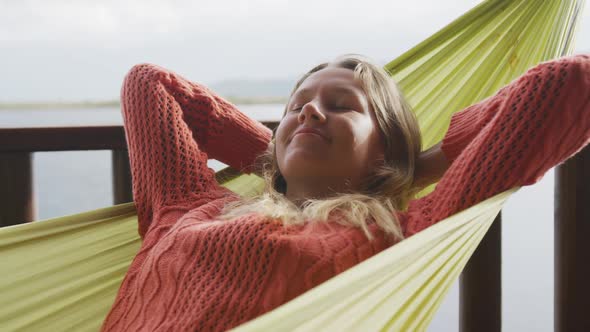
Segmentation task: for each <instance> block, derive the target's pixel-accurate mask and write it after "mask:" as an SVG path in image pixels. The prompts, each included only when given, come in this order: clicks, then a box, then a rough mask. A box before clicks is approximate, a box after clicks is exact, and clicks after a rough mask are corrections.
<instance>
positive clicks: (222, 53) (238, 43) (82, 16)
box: [0, 0, 590, 102]
mask: <svg viewBox="0 0 590 332" xmlns="http://www.w3.org/2000/svg"><path fill="white" fill-rule="evenodd" d="M477 3H479V1H476V0H444V1H441V0H412V1H394V0H363V1H360V0H354V1H345V0H329V1H321V2H320V1H318V0H296V1H287V0H248V1H235V0H234V1H230V0H206V1H203V0H199V1H185V0H168V1H150V0H142V1H140V0H132V1H115V0H104V1H87V0H76V1H66V0H54V1H41V0H28V1H27V0H0V54H1V55H0V59H1V61H0V91H2V92H1V93H0V102H2V101H25V100H38V101H41V100H98V99H116V98H118V95H119V88H120V84H121V81H122V79H123V76H124V75H125V73H126V71H127V70H128V69H129V68H130V67H131V66H133V65H134V64H136V63H141V62H152V63H156V64H159V65H161V66H164V67H167V68H169V69H172V70H174V71H176V72H178V73H180V74H182V75H183V76H185V77H187V78H189V79H192V80H196V81H198V82H201V83H205V84H212V83H214V82H217V81H221V80H226V79H235V78H247V79H261V78H294V77H299V76H300V75H301V74H302V73H303V72H305V71H306V70H308V69H310V68H311V67H312V66H313V65H315V64H317V63H319V62H321V61H325V60H329V59H331V58H332V57H334V56H336V55H340V54H343V53H361V54H365V55H367V56H369V57H371V58H373V59H374V60H376V61H377V62H379V63H381V64H383V63H385V62H387V61H389V60H392V59H393V58H395V57H397V56H398V55H400V54H401V53H403V52H404V51H406V50H408V49H409V48H411V47H412V46H414V45H416V44H417V43H418V42H420V41H421V40H423V39H424V38H426V37H428V36H429V35H431V34H432V33H434V32H435V31H437V30H439V29H440V28H442V27H443V26H444V25H446V24H448V23H450V22H451V21H452V20H453V19H455V18H457V17H458V16H460V15H461V14H463V13H464V12H466V11H467V10H469V9H470V8H472V7H473V6H475V5H476V4H477ZM589 7H590V6H588V5H587V6H586V8H585V9H584V14H583V19H582V25H581V29H580V30H579V34H578V39H577V52H582V51H585V52H588V51H589V50H590V22H589V21H590V8H589Z"/></svg>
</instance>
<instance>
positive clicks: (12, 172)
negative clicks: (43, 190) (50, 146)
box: [0, 152, 35, 227]
mask: <svg viewBox="0 0 590 332" xmlns="http://www.w3.org/2000/svg"><path fill="white" fill-rule="evenodd" d="M33 220H35V196H34V192H33V169H32V153H30V152H2V153H0V227H4V226H10V225H16V224H22V223H25V222H30V221H33Z"/></svg>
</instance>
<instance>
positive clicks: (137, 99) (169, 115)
mask: <svg viewBox="0 0 590 332" xmlns="http://www.w3.org/2000/svg"><path fill="white" fill-rule="evenodd" d="M121 108H122V113H123V119H124V124H125V134H126V139H127V145H128V149H129V158H130V165H131V174H132V178H133V196H134V201H135V204H136V207H137V213H138V219H139V233H140V235H141V236H142V237H143V236H144V235H145V233H146V232H147V230H148V229H149V227H150V225H151V224H152V220H153V219H154V218H155V217H157V212H158V211H160V210H161V209H162V208H163V207H166V206H171V205H175V206H176V205H182V204H188V203H191V204H192V203H193V202H194V203H198V202H201V203H202V204H204V203H206V202H208V201H210V200H211V199H214V198H217V196H219V195H220V190H219V185H218V184H217V182H216V181H215V176H214V175H215V174H214V171H213V170H212V169H210V168H208V167H207V159H208V157H212V158H215V159H218V160H220V161H222V162H224V163H226V164H229V165H230V166H232V167H234V168H236V169H238V170H242V171H245V172H249V171H250V169H249V167H250V166H251V164H252V162H253V160H254V159H255V158H256V156H257V155H258V154H259V153H261V152H262V151H264V150H265V149H266V147H267V146H268V143H269V141H270V137H271V131H270V130H269V129H267V128H266V127H264V126H263V125H262V124H260V123H258V122H257V121H254V120H252V119H250V118H248V117H247V116H246V115H244V114H243V113H241V112H240V111H239V110H237V108H236V107H235V106H234V105H232V104H230V103H228V102H226V101H225V100H223V99H222V98H220V97H219V96H217V95H215V94H214V93H213V92H212V91H210V90H209V89H207V88H206V87H204V86H203V85H199V84H197V83H194V82H190V81H188V80H186V79H184V78H183V77H181V76H179V75H178V74H175V73H174V72H172V71H169V70H166V69H164V68H162V67H159V66H157V65H153V64H140V65H136V66H134V67H133V68H132V69H131V70H130V71H129V73H128V74H127V75H126V77H125V79H124V82H123V86H122V89H121ZM193 205H194V204H193ZM192 207H195V206H192Z"/></svg>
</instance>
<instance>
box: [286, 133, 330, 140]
mask: <svg viewBox="0 0 590 332" xmlns="http://www.w3.org/2000/svg"><path fill="white" fill-rule="evenodd" d="M297 136H301V137H315V138H319V139H321V140H325V141H327V139H326V138H325V137H324V136H322V135H320V134H316V133H310V132H301V133H297V134H295V135H293V138H295V137H297Z"/></svg>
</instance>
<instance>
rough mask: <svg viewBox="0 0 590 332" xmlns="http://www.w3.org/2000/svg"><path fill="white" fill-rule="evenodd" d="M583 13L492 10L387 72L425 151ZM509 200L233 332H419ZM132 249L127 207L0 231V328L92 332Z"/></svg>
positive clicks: (465, 19)
mask: <svg viewBox="0 0 590 332" xmlns="http://www.w3.org/2000/svg"><path fill="white" fill-rule="evenodd" d="M581 7H582V3H581V2H577V1H512V2H508V3H507V2H505V1H487V2H484V3H483V4H481V5H479V6H478V7H476V8H474V9H473V10H471V11H470V12H468V13H467V14H465V15H464V16H462V17H461V18H459V19H458V20H456V21H455V22H453V23H451V24H450V25H449V26H447V27H445V28H444V29H442V30H441V31H440V32H438V33H436V34H435V35H434V36H432V37H430V38H429V39H427V40H426V41H424V42H423V43H421V44H419V45H418V46H416V47H415V48H413V49H412V50H410V51H408V52H407V53H406V54H404V55H402V56H401V57H399V58H398V59H396V60H394V61H393V62H391V63H390V64H388V65H387V66H386V69H388V70H389V71H390V72H391V73H392V74H393V76H394V78H395V79H396V80H397V81H398V82H400V85H401V86H402V88H403V90H404V92H405V94H406V96H407V97H408V98H409V100H410V102H411V104H413V105H414V108H415V110H416V113H417V115H418V118H419V121H420V125H421V129H422V132H423V133H424V139H425V143H426V145H427V146H431V145H433V144H434V143H436V142H438V141H439V140H440V139H441V138H442V136H443V135H444V132H445V129H446V128H447V127H448V121H449V120H450V116H451V115H452V114H453V113H454V112H456V111H458V110H460V109H462V108H463V107H466V106H468V105H470V104H473V103H474V102H476V101H478V100H481V99H482V98H485V97H486V96H489V95H490V94H491V93H493V92H494V91H496V90H497V89H498V88H500V87H501V86H503V85H505V84H506V83H508V82H509V81H510V80H511V79H513V78H515V77H516V76H518V75H520V74H521V73H523V72H524V71H525V70H526V69H527V68H529V67H531V66H533V65H535V64H537V63H539V62H541V61H544V60H547V59H551V58H556V57H559V56H562V55H566V54H570V53H571V50H572V48H573V36H574V33H573V32H574V30H575V27H576V21H577V18H578V16H579V12H580V10H581ZM539 40H541V42H539ZM544 42H545V43H544ZM465 87H469V88H465ZM426 110H428V111H426ZM260 184H261V182H260V179H258V178H256V177H255V176H240V177H237V178H234V179H232V180H230V181H228V182H226V183H224V185H225V186H227V187H228V188H230V189H231V190H233V191H235V192H237V193H241V194H252V193H253V192H256V190H259V189H260ZM430 189H432V187H431V188H430ZM514 190H516V188H515V189H513V190H511V191H509V192H506V193H503V194H500V195H497V196H496V197H494V198H491V199H489V200H487V201H485V202H482V203H480V204H478V205H476V206H474V207H472V208H470V209H467V210H465V211H463V212H461V213H458V214H456V215H454V216H452V217H450V218H448V219H446V220H445V221H442V222H439V223H438V224H436V225H434V226H432V227H430V228H429V229H427V230H425V231H423V232H421V233H419V234H416V235H414V236H412V237H410V238H409V239H407V240H405V241H403V242H401V243H399V244H398V245H396V246H394V247H392V248H390V249H388V250H386V251H384V252H382V253H381V254H379V255H377V256H374V257H373V258H371V259H369V260H367V261H365V262H363V263H362V264H359V265H357V266H355V267H353V268H351V269H349V270H348V271H346V272H344V273H342V274H340V275H338V276H337V277H335V278H333V279H330V280H329V281H327V282H325V283H323V284H322V285H320V286H318V287H317V288H315V289H313V290H311V291H309V292H307V293H305V294H303V295H302V296H300V297H298V298H296V299H294V300H293V301H291V302H289V303H287V304H285V305H284V306H282V307H280V308H278V309H276V310H274V311H272V312H269V313H268V314H266V315H263V316H261V317H259V318H258V319H256V320H253V321H252V322H249V323H247V324H244V325H243V326H242V327H239V328H238V329H237V330H240V329H244V330H247V329H256V330H261V329H265V330H266V329H273V330H274V329H278V328H281V329H293V330H295V329H301V330H317V329H326V330H333V329H337V330H345V329H356V330H367V331H372V330H400V329H403V330H405V329H412V330H414V329H415V330H424V329H425V328H426V326H427V325H428V323H429V322H430V321H431V319H432V317H433V315H434V312H435V310H436V308H438V306H439V305H440V302H441V299H442V297H443V295H444V294H446V292H447V291H448V289H449V287H450V285H451V284H452V282H453V280H454V279H455V278H456V277H457V276H458V275H459V273H460V271H461V270H462V268H463V266H464V265H465V263H466V261H467V260H468V258H469V257H470V255H471V253H472V252H473V250H474V249H475V247H476V246H477V243H478V241H479V240H480V239H481V237H482V236H483V235H484V234H485V231H486V230H487V228H488V227H489V224H490V223H491V222H492V220H493V219H494V217H495V215H496V214H497V213H498V211H499V210H500V208H501V204H502V202H503V201H504V200H505V199H506V198H507V196H508V195H509V194H510V193H512V192H513V191H514ZM426 192H428V191H425V193H426ZM139 246H140V240H139V237H138V235H137V216H136V214H135V208H134V205H133V204H132V203H128V204H122V205H118V206H114V207H110V208H105V209H99V210H95V211H90V212H86V213H82V214H76V215H73V216H66V217H62V218H55V219H50V220H45V221H39V222H35V223H30V224H24V225H19V226H13V227H6V228H4V229H2V230H0V253H1V255H2V261H1V264H2V268H3V270H4V271H11V273H10V274H8V275H6V276H5V277H4V278H2V280H0V291H1V292H2V294H3V296H2V298H1V299H0V303H1V304H2V309H1V310H0V322H1V323H0V329H2V330H19V329H26V330H37V329H54V330H69V329H71V330H97V329H98V328H99V327H100V325H101V323H102V321H103V320H104V317H105V315H106V313H107V312H108V310H109V309H110V306H111V304H112V301H113V299H114V297H115V295H116V293H117V290H118V288H119V285H120V283H121V280H122V278H123V276H124V275H125V272H126V270H127V268H128V266H129V263H130V262H131V260H132V259H133V257H134V256H135V254H136V253H137V250H138V248H139ZM336 294H337V295H338V296H335V295H336ZM340 324H341V325H340Z"/></svg>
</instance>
